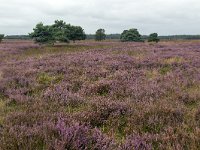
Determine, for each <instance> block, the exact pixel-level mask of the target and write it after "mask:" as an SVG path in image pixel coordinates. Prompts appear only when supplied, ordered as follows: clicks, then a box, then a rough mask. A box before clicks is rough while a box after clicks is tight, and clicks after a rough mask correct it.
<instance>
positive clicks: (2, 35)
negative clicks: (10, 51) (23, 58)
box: [0, 34, 4, 43]
mask: <svg viewBox="0 0 200 150" xmlns="http://www.w3.org/2000/svg"><path fill="white" fill-rule="evenodd" d="M3 38H4V34H0V43H1V42H2V40H3Z"/></svg>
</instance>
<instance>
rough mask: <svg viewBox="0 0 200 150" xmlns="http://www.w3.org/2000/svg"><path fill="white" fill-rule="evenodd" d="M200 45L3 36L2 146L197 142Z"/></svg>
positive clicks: (127, 147)
mask: <svg viewBox="0 0 200 150" xmlns="http://www.w3.org/2000/svg"><path fill="white" fill-rule="evenodd" d="M45 28H46V27H45ZM134 31H136V30H134ZM127 35H129V34H127ZM130 35H132V34H130ZM125 37H126V36H125ZM128 37H129V36H128ZM199 52H200V44H199V41H193V42H191V41H189V42H188V41H176V42H174V41H173V42H162V41H161V42H159V43H157V44H148V43H143V42H139V43H135V42H94V41H79V42H76V43H71V44H62V45H61V44H60V43H59V44H58V43H57V44H55V45H54V46H42V47H40V46H39V45H37V44H34V43H33V42H31V41H20V42H17V41H4V42H3V43H2V44H1V45H0V53H1V55H0V59H1V61H0V149H2V150H8V149H9V150H18V149H20V150H27V149H29V150H35V149H37V150H44V149H56V150H57V149H59V150H62V149H73V150H84V149H92V150H93V149H95V150H102V149H104V150H115V149H116V150H133V149H134V150H141V149H145V150H146V149H147V150H151V149H194V150H198V149H200V94H199V93H200V76H199V75H200V55H199Z"/></svg>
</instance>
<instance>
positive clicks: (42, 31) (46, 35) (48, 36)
mask: <svg viewBox="0 0 200 150" xmlns="http://www.w3.org/2000/svg"><path fill="white" fill-rule="evenodd" d="M29 36H30V37H31V38H33V39H34V40H35V42H36V43H39V44H47V43H49V44H53V43H54V42H55V38H54V35H53V30H52V27H51V26H44V25H43V23H38V24H37V25H36V27H35V28H34V29H33V32H32V33H30V34H29Z"/></svg>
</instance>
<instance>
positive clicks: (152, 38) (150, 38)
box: [148, 33, 160, 43]
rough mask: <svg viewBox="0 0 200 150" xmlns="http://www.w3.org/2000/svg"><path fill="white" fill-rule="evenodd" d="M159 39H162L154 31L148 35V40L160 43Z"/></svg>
mask: <svg viewBox="0 0 200 150" xmlns="http://www.w3.org/2000/svg"><path fill="white" fill-rule="evenodd" d="M159 41H160V39H159V38H158V34H157V33H152V34H150V35H149V37H148V42H156V43H158V42H159Z"/></svg>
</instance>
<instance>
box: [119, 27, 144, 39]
mask: <svg viewBox="0 0 200 150" xmlns="http://www.w3.org/2000/svg"><path fill="white" fill-rule="evenodd" d="M120 39H121V41H122V42H127V41H133V42H143V40H142V36H141V35H140V33H139V32H138V30H137V29H129V30H124V31H123V32H122V34H121V37H120Z"/></svg>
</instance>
